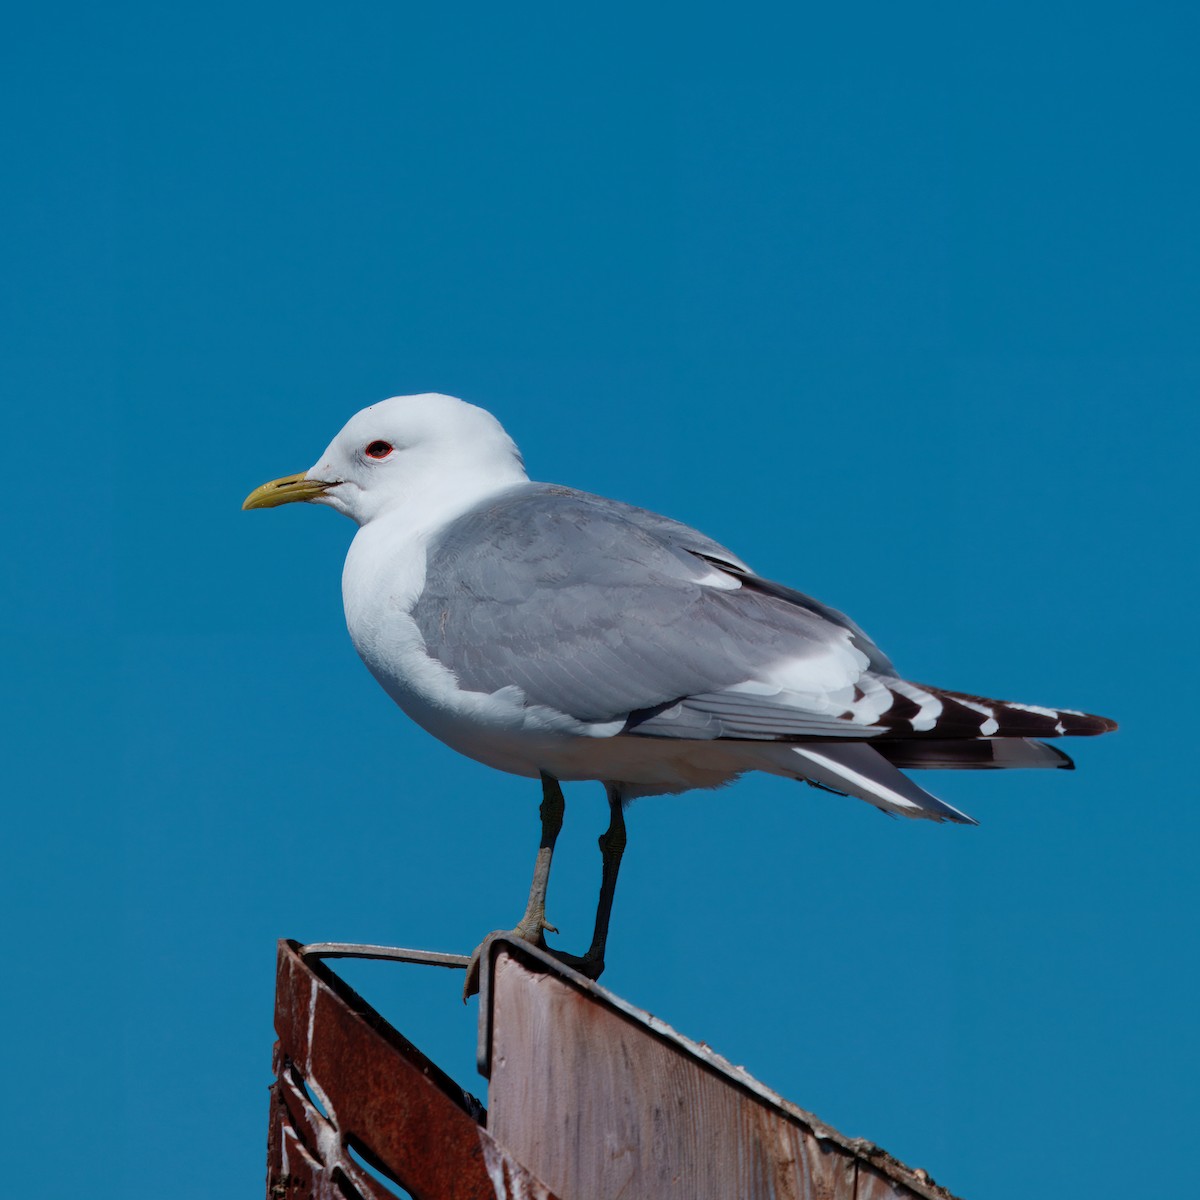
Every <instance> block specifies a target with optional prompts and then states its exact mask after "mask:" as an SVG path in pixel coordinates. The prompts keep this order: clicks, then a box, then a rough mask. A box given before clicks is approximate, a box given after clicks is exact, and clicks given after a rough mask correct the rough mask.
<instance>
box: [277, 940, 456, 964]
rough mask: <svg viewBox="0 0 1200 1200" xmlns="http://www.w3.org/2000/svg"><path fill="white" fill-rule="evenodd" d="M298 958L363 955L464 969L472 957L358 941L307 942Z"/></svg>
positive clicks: (384, 959) (385, 959)
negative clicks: (365, 943) (363, 943)
mask: <svg viewBox="0 0 1200 1200" xmlns="http://www.w3.org/2000/svg"><path fill="white" fill-rule="evenodd" d="M299 953H300V956H301V958H305V959H309V958H314V959H325V958H365V959H374V960H379V961H384V962H402V963H419V964H422V965H424V966H427V967H452V968H457V969H458V970H466V967H467V964H468V963H469V962H470V961H471V959H470V956H469V955H466V954H447V953H443V952H442V951H440V950H408V949H405V948H404V947H402V946H369V945H361V946H360V945H357V944H355V943H354V942H309V943H308V945H307V946H301V947H300V951H299Z"/></svg>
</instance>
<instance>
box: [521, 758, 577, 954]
mask: <svg viewBox="0 0 1200 1200" xmlns="http://www.w3.org/2000/svg"><path fill="white" fill-rule="evenodd" d="M566 811H567V802H566V801H565V800H564V799H563V794H562V788H561V787H559V786H558V780H557V779H555V778H554V777H553V776H551V775H547V774H546V772H545V771H543V772H542V805H541V807H540V808H539V809H538V815H539V816H540V817H541V818H542V840H541V842H539V843H538V852H537V858H536V859H535V860H534V864H533V881H532V883H530V885H529V902H528V903H527V904H526V905H525V915H524V916H523V917H522V918H521V920H520V923H519V924H518V925H517V927H516V929H514V930H513V933H514V934H515V935H516V936H517V937H519V938H524V939H525V941H527V942H533V944H534V945H535V946H544V945H545V944H546V939H545V938H544V937H543V936H542V934H543V932H544V931H545V930H547V929H548V930H549V931H550V932H551V933H557V932H558V930H557V929H555V928H554V926H553V925H551V924H550V923H549V922H548V921H547V920H546V889H547V888H548V887H549V886H550V862H551V860H552V859H553V858H554V844H555V843H556V842H557V841H558V835H559V833H560V832H561V831H562V826H563V814H564V813H565V812H566Z"/></svg>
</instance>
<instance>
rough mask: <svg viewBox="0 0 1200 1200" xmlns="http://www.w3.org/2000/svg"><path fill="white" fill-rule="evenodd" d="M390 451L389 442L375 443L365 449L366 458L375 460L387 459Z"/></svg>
mask: <svg viewBox="0 0 1200 1200" xmlns="http://www.w3.org/2000/svg"><path fill="white" fill-rule="evenodd" d="M392 449H393V447H392V443H391V442H384V441H375V442H372V443H371V444H370V445H369V446H368V447H367V457H368V458H376V459H378V458H387V456H388V455H389V454H391V452H392Z"/></svg>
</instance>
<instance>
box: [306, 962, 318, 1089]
mask: <svg viewBox="0 0 1200 1200" xmlns="http://www.w3.org/2000/svg"><path fill="white" fill-rule="evenodd" d="M316 1020H317V981H316V979H314V980H313V981H312V984H311V986H310V987H309V990H308V1037H307V1039H306V1041H307V1043H308V1045H307V1050H308V1057H307V1059H306V1060H305V1064H304V1075H305V1078H306V1079H311V1078H312V1050H313V1047H312V1044H313V1026H314V1025H315V1023H316Z"/></svg>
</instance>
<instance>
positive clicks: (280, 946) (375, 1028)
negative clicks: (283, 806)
mask: <svg viewBox="0 0 1200 1200" xmlns="http://www.w3.org/2000/svg"><path fill="white" fill-rule="evenodd" d="M302 951H303V947H302V946H301V945H300V943H298V942H295V941H292V940H291V939H286V938H284V939H280V941H279V942H278V943H277V956H276V964H277V965H276V981H277V982H276V1019H277V1024H276V1032H277V1033H278V1035H279V1041H277V1042H276V1045H275V1055H274V1056H273V1066H274V1068H275V1074H276V1084H275V1086H274V1087H273V1088H272V1094H273V1096H274V1097H275V1098H276V1099H277V1100H278V1101H280V1102H283V1104H284V1108H287V1107H288V1106H287V1104H286V1101H285V1094H286V1092H287V1090H288V1086H289V1080H288V1079H287V1078H286V1072H285V1070H284V1069H283V1067H284V1066H285V1065H287V1066H289V1067H292V1068H294V1069H295V1071H296V1073H297V1076H298V1078H299V1079H300V1080H301V1081H302V1083H303V1085H304V1087H310V1086H314V1085H315V1083H314V1081H313V1080H312V1079H311V1078H309V1077H307V1076H306V1075H305V1073H304V1071H303V1069H302V1068H301V1066H300V1064H299V1063H298V1062H296V1061H295V1060H294V1059H293V1058H292V1056H291V1054H290V1053H289V1046H288V1045H287V1044H286V1042H287V1034H288V1033H289V1032H290V1029H288V1028H285V1027H280V1025H279V1024H278V1014H279V1008H278V1005H279V997H280V994H281V992H280V985H279V980H280V979H281V978H283V977H284V976H285V975H288V974H289V973H290V972H292V971H293V970H295V969H298V970H299V971H300V972H301V975H300V978H302V979H303V978H305V975H306V976H307V978H308V980H309V981H310V982H311V985H316V986H317V987H324V988H325V989H326V990H327V991H328V992H330V993H331V994H332V997H333V999H334V1000H335V1001H337V1003H338V1005H340V1006H341V1008H342V1009H343V1010H344V1012H345V1014H346V1015H347V1016H349V1017H350V1019H351V1021H352V1022H359V1023H361V1024H362V1025H364V1026H366V1028H367V1029H368V1030H369V1031H370V1033H371V1034H373V1035H374V1036H376V1037H378V1038H379V1039H380V1040H381V1041H382V1042H385V1043H387V1045H388V1046H389V1047H390V1048H391V1049H392V1050H393V1051H394V1052H396V1053H398V1054H399V1055H400V1056H401V1057H402V1058H403V1059H404V1062H405V1066H406V1068H408V1069H411V1070H412V1071H413V1072H415V1073H416V1077H417V1079H418V1080H419V1086H421V1087H425V1086H427V1085H429V1086H432V1087H433V1088H434V1089H435V1091H437V1092H439V1093H441V1094H442V1097H443V1100H444V1101H449V1102H450V1108H449V1110H448V1111H449V1112H453V1113H455V1114H456V1115H455V1116H454V1118H453V1120H454V1121H455V1123H456V1125H458V1128H459V1130H460V1132H462V1131H463V1130H464V1129H470V1130H471V1131H472V1133H471V1137H470V1139H469V1145H471V1146H473V1147H475V1148H476V1149H477V1151H478V1153H479V1154H480V1155H481V1156H482V1162H481V1164H480V1169H481V1170H482V1171H483V1173H484V1175H485V1177H486V1179H487V1182H488V1184H489V1185H490V1188H491V1191H490V1193H485V1192H483V1191H480V1192H479V1194H480V1195H483V1194H494V1195H495V1196H496V1198H497V1200H558V1198H557V1197H556V1195H555V1194H554V1193H553V1192H552V1191H551V1190H550V1189H549V1188H548V1187H547V1186H546V1185H545V1184H544V1183H543V1182H542V1181H541V1180H540V1179H538V1178H537V1177H536V1176H535V1175H534V1174H533V1173H532V1172H531V1171H529V1170H528V1168H526V1167H525V1166H523V1165H522V1164H521V1163H520V1162H518V1161H517V1160H516V1159H515V1158H514V1157H513V1156H512V1154H511V1153H510V1152H509V1151H508V1150H507V1149H505V1147H503V1146H502V1145H500V1143H499V1142H497V1141H496V1140H495V1139H494V1138H493V1137H492V1136H491V1134H490V1133H489V1132H488V1130H487V1126H486V1110H485V1109H484V1108H483V1105H482V1104H480V1103H479V1101H478V1100H476V1099H475V1097H473V1096H471V1095H470V1093H469V1092H466V1091H465V1089H463V1088H462V1087H461V1086H460V1085H459V1084H458V1083H456V1082H455V1081H454V1080H453V1079H452V1078H451V1077H450V1076H449V1075H447V1074H446V1073H445V1072H444V1071H442V1070H441V1068H440V1067H438V1066H437V1065H436V1064H435V1063H433V1062H432V1060H430V1059H429V1058H428V1057H427V1056H426V1055H425V1054H423V1053H422V1052H421V1051H420V1050H419V1049H418V1048H417V1047H416V1046H415V1045H414V1044H413V1043H412V1042H410V1041H409V1040H408V1039H407V1038H406V1037H405V1036H404V1035H403V1034H402V1033H400V1031H399V1030H397V1029H395V1028H394V1027H393V1026H392V1025H390V1024H389V1023H388V1022H387V1021H386V1020H385V1019H384V1018H383V1017H382V1016H381V1015H380V1014H379V1013H377V1012H376V1011H375V1010H374V1009H373V1008H372V1007H371V1006H370V1005H369V1004H368V1003H367V1002H366V1001H365V1000H364V999H363V998H362V997H361V996H359V995H358V993H357V992H355V991H354V989H353V988H352V987H350V985H349V984H348V983H346V982H345V980H343V979H342V978H341V977H340V976H338V975H336V974H335V973H334V972H333V971H331V970H330V969H329V968H328V967H327V966H325V964H324V963H322V962H321V961H320V960H319V958H317V957H313V958H311V959H305V958H304V956H303V953H302ZM289 994H290V993H289ZM313 994H314V995H316V992H315V991H314V993H313ZM311 1036H312V1035H311V1017H310V1033H309V1037H310V1038H311ZM297 1099H298V1101H299V1102H302V1104H303V1106H304V1107H305V1108H306V1109H307V1107H310V1106H309V1103H308V1100H307V1097H306V1096H305V1095H304V1092H303V1087H302V1088H301V1089H300V1090H299V1092H298V1096H297ZM316 1113H317V1110H316V1109H315V1108H314V1109H313V1114H316ZM274 1119H275V1117H274V1107H273V1115H272V1122H274ZM323 1119H324V1118H323ZM463 1122H465V1123H466V1124H465V1126H464V1125H462V1123H463ZM293 1128H295V1126H294V1125H293ZM337 1129H338V1136H339V1138H340V1139H345V1144H346V1145H347V1146H352V1147H353V1148H354V1149H356V1150H357V1151H358V1152H359V1153H361V1154H362V1155H363V1157H364V1159H367V1160H368V1161H372V1160H373V1158H374V1156H375V1154H376V1152H377V1151H378V1150H379V1149H380V1148H379V1147H372V1146H369V1145H366V1144H364V1143H363V1142H362V1141H361V1140H358V1141H357V1142H355V1141H352V1140H351V1138H352V1137H354V1134H355V1130H354V1128H353V1125H351V1126H350V1127H345V1126H341V1125H338V1126H337ZM268 1144H269V1145H270V1139H268ZM465 1144H466V1143H465ZM338 1165H339V1166H341V1167H342V1169H343V1170H345V1164H342V1163H339V1164H338ZM351 1165H353V1166H354V1169H355V1171H356V1172H358V1173H360V1174H361V1171H360V1169H359V1168H358V1167H357V1164H351ZM380 1165H381V1166H384V1169H385V1173H387V1174H391V1172H392V1171H393V1170H394V1169H395V1167H394V1165H393V1166H391V1167H388V1166H386V1165H385V1164H383V1162H382V1160H380ZM346 1174H347V1175H348V1176H350V1175H351V1173H350V1172H349V1171H346ZM363 1177H364V1179H370V1177H369V1176H366V1175H364V1176H363ZM454 1178H455V1179H457V1180H458V1181H459V1182H460V1183H461V1182H463V1181H464V1180H465V1181H466V1183H468V1184H469V1183H470V1182H471V1180H469V1179H466V1177H465V1176H462V1175H456V1176H454ZM371 1184H372V1185H373V1186H375V1188H376V1189H377V1190H378V1189H379V1188H381V1187H382V1185H381V1184H377V1183H376V1182H375V1181H374V1180H371ZM401 1186H405V1185H401ZM439 1194H440V1193H439ZM454 1194H455V1195H458V1194H460V1192H459V1191H458V1190H456V1191H455V1192H454ZM471 1195H472V1196H474V1195H475V1192H471Z"/></svg>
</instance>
